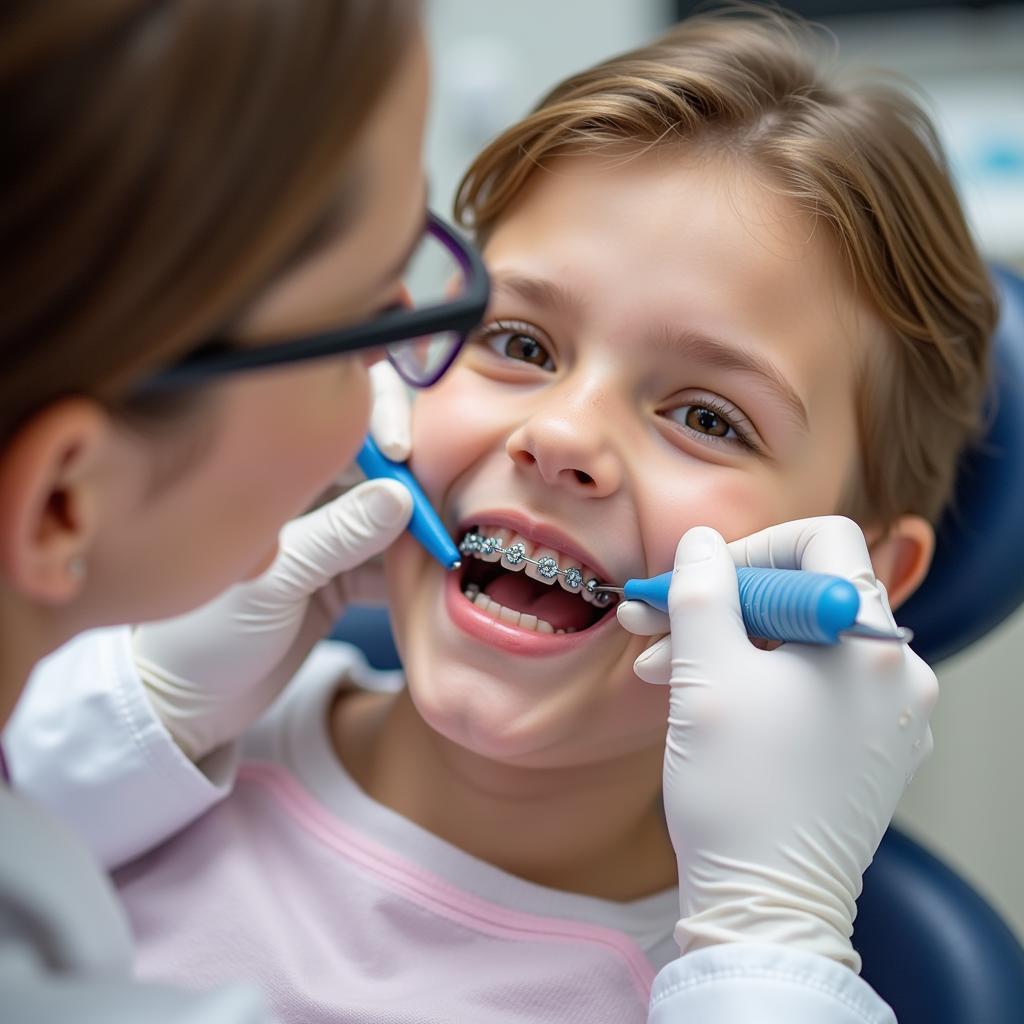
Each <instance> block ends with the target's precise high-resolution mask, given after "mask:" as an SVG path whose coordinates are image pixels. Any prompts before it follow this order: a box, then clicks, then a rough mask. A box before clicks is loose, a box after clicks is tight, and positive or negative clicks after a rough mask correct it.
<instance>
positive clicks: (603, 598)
mask: <svg viewBox="0 0 1024 1024" xmlns="http://www.w3.org/2000/svg"><path fill="white" fill-rule="evenodd" d="M459 551H461V552H462V554H464V555H501V556H502V557H503V558H504V559H505V560H506V561H507V562H508V563H509V565H519V563H520V562H527V563H528V564H529V565H535V566H536V567H537V572H539V573H540V575H541V576H543V577H544V579H546V580H553V579H554V578H555V577H556V576H564V577H565V582H566V587H567V589H568V590H572V591H579V590H586V592H587V593H588V594H589V595H590V596H591V597H592V598H593V599H594V604H596V605H598V606H599V607H602V608H604V607H607V605H609V604H610V603H611V601H612V595H611V594H609V593H608V592H607V591H604V590H602V589H601V583H600V582H599V581H598V580H596V579H589V580H587V581H586V582H584V580H583V573H581V572H580V571H579V569H577V568H576V567H575V566H571V567H570V568H568V569H559V568H558V563H557V562H556V561H555V560H554V559H553V558H551V557H550V556H549V555H545V557H544V558H527V557H526V548H525V547H523V545H522V544H520V543H519V542H518V541H517V542H516V543H515V544H509V546H508V547H507V548H503V547H502V546H501V540H500V538H498V537H485V536H483V534H480V533H467V534H466V536H465V537H463V538H462V541H461V543H460V544H459Z"/></svg>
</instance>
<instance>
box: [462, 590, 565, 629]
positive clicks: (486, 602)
mask: <svg viewBox="0 0 1024 1024" xmlns="http://www.w3.org/2000/svg"><path fill="white" fill-rule="evenodd" d="M462 596H463V597H465V598H466V600H467V601H470V602H472V603H473V604H475V605H476V606H477V608H479V609H480V610H481V611H482V612H486V613H487V614H488V615H490V616H491V618H492V619H498V620H499V621H502V622H509V623H511V624H513V625H516V626H520V627H521V628H522V629H529V630H532V631H533V632H534V633H556V634H557V633H575V632H576V628H575V627H574V626H570V627H569V628H568V629H555V628H554V626H552V625H551V623H550V622H548V621H547V620H545V619H538V618H537V617H536V616H535V615H528V614H526V613H525V612H517V611H515V610H514V609H512V608H506V607H505V606H504V605H501V604H498V602H497V601H492V600H491V599H490V598H489V597H488V596H487V595H486V594H482V593H481V592H480V588H479V587H478V586H477V585H476V584H475V583H470V584H469V585H468V586H467V587H466V589H465V590H464V591H463V592H462ZM481 598H483V600H482V601H481V600H480V599H481ZM503 611H504V612H511V613H512V617H506V616H505V615H502V612H503ZM513 617H514V618H513ZM524 619H527V620H529V621H527V622H524V621H523V620H524Z"/></svg>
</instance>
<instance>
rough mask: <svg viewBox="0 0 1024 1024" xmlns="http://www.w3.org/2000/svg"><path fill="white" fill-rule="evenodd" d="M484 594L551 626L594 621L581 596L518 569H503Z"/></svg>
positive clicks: (579, 626) (583, 625)
mask: <svg viewBox="0 0 1024 1024" xmlns="http://www.w3.org/2000/svg"><path fill="white" fill-rule="evenodd" d="M484 593H485V594H486V595H487V596H488V597H489V598H490V599H491V600H492V601H497V602H498V604H501V605H504V606H505V607H506V608H512V609H514V610H515V611H517V612H525V613H526V614H528V615H536V616H537V618H538V619H546V620H547V621H548V622H550V623H551V625H552V627H553V628H554V629H586V628H587V626H589V625H590V624H591V623H592V622H593V621H594V613H593V611H591V609H590V608H589V607H588V606H587V604H586V603H585V602H584V601H583V599H582V598H579V597H577V596H576V595H575V594H570V593H569V592H568V591H565V590H563V589H562V588H561V587H560V586H559V585H558V584H557V583H552V584H550V585H548V584H547V583H538V582H537V580H532V579H530V577H529V576H527V575H526V574H525V573H522V572H503V573H502V574H501V575H500V576H498V577H497V579H495V580H493V581H492V582H491V583H490V584H489V585H488V586H487V587H486V588H485V590H484Z"/></svg>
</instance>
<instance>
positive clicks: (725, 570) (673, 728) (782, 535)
mask: <svg viewBox="0 0 1024 1024" xmlns="http://www.w3.org/2000/svg"><path fill="white" fill-rule="evenodd" d="M737 565H752V566H763V567H776V568H786V569H791V568H799V569H807V570H811V571H814V572H826V573H832V574H834V575H838V576H845V577H846V578H847V579H849V580H851V581H852V582H853V583H854V584H855V586H856V587H857V589H858V591H859V592H860V597H861V610H860V615H859V616H858V618H859V619H860V621H862V622H865V623H868V624H870V625H873V626H877V627H879V628H891V627H892V625H893V618H892V613H891V612H890V610H889V604H888V600H887V597H886V594H885V590H884V588H883V587H882V585H881V584H880V583H878V582H877V581H876V580H875V577H874V574H873V572H872V569H871V561H870V558H869V556H868V551H867V547H866V544H865V541H864V536H863V534H862V533H861V531H860V529H859V527H857V525H856V524H855V523H853V522H851V521H850V520H848V519H843V518H841V517H838V516H829V517H824V518H818V519H805V520H801V521H799V522H793V523H786V524H783V525H781V526H777V527H772V528H770V529H768V530H764V531H762V532H760V533H757V534H754V535H752V536H750V537H747V538H745V539H744V540H741V541H736V542H733V543H732V544H731V545H728V547H727V546H726V544H725V542H724V541H723V540H722V538H721V536H720V535H719V534H718V533H716V532H715V531H714V530H712V529H710V528H708V527H696V528H694V529H692V530H690V531H689V532H688V533H687V534H686V535H685V536H684V537H683V539H682V541H681V542H680V544H679V547H678V550H677V553H676V566H675V572H676V576H675V578H674V579H673V582H672V588H671V590H670V592H669V609H670V611H669V615H668V616H664V615H661V614H660V613H657V612H654V611H653V610H652V609H650V608H648V607H646V606H643V605H639V604H638V603H637V602H625V603H623V604H621V605H620V606H619V609H618V616H619V620H620V622H622V624H623V625H624V626H625V627H626V628H627V629H629V630H630V631H631V632H635V633H640V634H644V635H650V634H652V633H656V632H664V630H665V628H666V627H667V626H669V625H670V626H671V633H670V635H669V636H666V637H664V638H663V639H662V640H660V641H658V643H656V644H655V645H654V646H653V647H651V648H648V650H647V651H645V652H644V654H643V655H641V656H640V657H639V658H638V659H637V661H636V664H635V670H636V672H637V674H638V675H639V676H640V677H641V678H642V679H644V680H645V681H647V682H652V683H669V684H671V687H672V691H671V696H670V711H669V729H668V739H667V744H666V751H665V763H664V801H665V813H666V817H667V820H668V826H669V833H670V835H671V837H672V844H673V846H674V847H675V851H676V858H677V861H678V865H679V890H680V892H679V901H680V913H681V917H680V920H679V923H678V924H677V926H676V941H677V943H678V944H679V948H680V950H681V951H682V952H683V953H684V954H685V953H687V952H690V951H691V950H695V949H699V948H701V947H705V946H710V945H714V944H717V943H724V942H755V943H765V942H767V943H774V944H780V945H785V946H790V947H795V948H801V949H805V950H808V951H810V952H813V953H818V954H823V955H825V956H829V957H832V958H833V959H835V960H837V961H839V962H840V963H844V964H846V965H848V966H850V967H852V968H853V969H854V970H859V969H860V958H859V956H858V955H857V954H856V952H855V951H854V950H853V947H852V945H851V944H850V936H851V933H852V930H853V917H854V914H855V911H856V908H855V905H854V901H855V899H856V898H857V896H858V895H859V894H860V890H861V876H862V875H863V873H864V871H865V869H866V868H867V867H868V865H869V864H870V863H871V859H872V857H873V855H874V852H875V849H876V848H877V846H878V843H879V842H880V840H881V838H882V834H883V833H884V831H885V829H886V827H887V826H888V824H889V821H890V819H891V818H892V815H893V812H894V811H895V809H896V804H897V802H898V801H899V799H900V796H901V795H902V793H903V791H904V789H905V788H906V785H907V783H908V782H909V781H910V779H911V777H912V776H913V773H914V771H915V770H916V769H917V767H918V765H919V764H920V763H921V761H922V760H923V759H924V758H925V757H926V756H927V755H928V754H929V752H930V751H931V748H932V735H931V729H930V727H929V725H928V718H929V715H930V714H931V711H932V708H933V706H934V704H935V700H936V698H937V696H938V685H937V682H936V679H935V675H934V673H933V672H932V671H931V669H930V668H929V667H928V666H927V665H926V664H925V663H924V662H923V661H922V660H921V659H920V658H919V657H917V655H915V654H914V653H913V652H912V651H911V650H910V649H909V648H908V647H906V646H905V645H902V644H894V643H888V642H880V641H872V640H862V639H844V640H843V641H842V642H841V643H839V644H837V645H836V646H834V647H811V646H806V645H798V644H784V645H782V646H781V647H779V648H778V649H776V650H773V651H766V650H760V649H758V648H756V647H754V646H753V645H752V644H751V643H750V642H749V640H748V639H747V636H746V633H745V631H744V629H743V621H742V617H741V615H740V608H739V597H738V593H737V584H736V566H737Z"/></svg>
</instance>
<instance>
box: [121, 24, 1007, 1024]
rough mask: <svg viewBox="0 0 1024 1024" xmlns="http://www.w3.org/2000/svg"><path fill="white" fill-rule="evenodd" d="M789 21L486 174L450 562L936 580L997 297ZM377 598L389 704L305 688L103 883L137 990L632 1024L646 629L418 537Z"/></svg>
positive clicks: (640, 73) (690, 52)
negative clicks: (852, 564) (701, 558)
mask: <svg viewBox="0 0 1024 1024" xmlns="http://www.w3.org/2000/svg"><path fill="white" fill-rule="evenodd" d="M795 34H796V30H795V29H793V28H792V27H791V26H789V25H787V23H784V22H782V21H781V20H779V19H777V18H763V17H762V18H748V19H722V18H717V17H714V16H705V17H701V18H696V19H691V20H690V21H687V22H685V23H683V24H682V25H681V26H679V27H677V28H676V29H674V30H673V31H671V32H669V33H668V34H666V35H665V36H663V37H662V38H661V39H659V40H658V41H657V42H655V43H654V44H652V45H651V46H648V47H645V48H643V49H641V50H638V51H635V52H633V53H630V54H626V55H624V56H621V57H617V58H614V59H612V60H610V61H608V62H606V63H604V64H602V65H599V66H598V67H595V68H592V69H590V70H587V71H584V72H581V73H580V74H578V75H575V76H573V77H571V78H570V79H568V80H567V81H566V82H564V83H563V84H561V85H559V86H558V87H556V88H555V90H554V91H553V92H552V93H551V94H550V95H549V96H548V97H547V98H546V99H545V100H544V101H543V102H542V103H541V104H540V106H539V107H538V109H537V110H536V111H535V112H534V113H533V114H531V115H530V116H529V117H527V118H526V119H525V120H523V121H522V122H520V123H519V124H517V125H515V126H513V127H512V128H510V129H509V130H508V131H507V132H505V133H504V134H503V135H502V136H500V137H499V138H498V139H497V140H495V141H494V142H493V143H492V144H491V145H490V146H488V147H487V149H486V150H485V151H484V152H483V153H482V154H481V155H480V156H479V157H478V159H477V160H476V162H475V163H474V164H473V166H472V167H471V168H470V170H469V173H468V175H467V177H466V179H465V181H464V182H463V185H462V188H461V191H460V195H459V200H458V212H459V213H460V215H461V216H462V218H463V220H464V221H465V222H466V223H468V224H470V225H471V226H472V228H473V230H474V231H475V232H476V234H477V236H478V238H479V240H480V241H481V243H482V245H483V246H484V252H485V257H486V260H487V262H488V265H489V268H490V270H491V272H492V275H493V280H494V294H493V301H492V305H491V308H490V310H489V312H488V315H487V319H486V322H485V323H484V325H483V326H482V328H481V329H480V330H479V332H478V334H477V335H476V337H475V339H474V340H473V341H472V343H471V344H470V345H469V346H468V351H466V352H465V354H464V355H463V356H462V358H461V360H460V362H459V363H458V364H457V365H456V367H455V368H454V369H453V370H452V371H451V372H450V373H449V374H448V375H447V376H446V377H445V378H444V380H443V381H442V382H441V383H440V384H439V385H438V386H437V387H436V388H434V389H432V390H430V391H428V392H425V393H424V394H423V395H422V396H421V397H420V398H419V399H418V400H417V405H416V408H415V425H414V427H415V436H414V445H413V451H414V455H413V460H412V466H413V468H414V470H415V472H416V474H417V475H418V477H419V479H420V481H421V482H422V484H423V485H424V488H425V489H426V491H427V493H428V495H429V496H430V498H431V499H432V501H433V502H434V504H435V505H436V507H437V508H438V509H439V511H440V513H441V516H442V518H443V519H444V521H445V523H446V525H447V527H448V529H449V530H450V532H451V534H452V536H453V537H455V538H456V541H459V540H461V539H462V538H463V537H464V536H465V535H466V534H467V533H476V534H480V535H483V536H486V537H495V538H498V540H499V541H500V544H501V546H502V547H503V548H508V547H510V546H512V545H514V544H517V543H518V544H522V546H523V550H524V552H525V554H526V555H527V556H528V557H529V558H531V559H540V558H542V557H545V556H549V557H552V558H554V559H555V561H556V562H557V563H558V565H559V567H560V568H562V569H568V568H570V567H578V568H579V569H580V571H581V573H582V575H583V577H584V578H590V577H597V578H598V579H599V580H602V581H606V582H612V583H621V582H622V581H623V580H626V579H629V578H632V577H642V576H651V575H654V574H657V573H660V572H663V571H665V570H666V569H668V568H670V567H671V566H672V563H673V554H674V551H675V547H676V544H677V542H678V540H679V538H680V536H681V535H682V534H683V533H685V531H686V530H687V529H689V528H690V527H691V526H694V525H698V524H703V525H710V526H713V527H714V528H715V529H717V530H718V531H719V532H721V533H722V534H723V535H724V536H725V538H726V539H727V540H733V539H736V538H740V537H744V536H746V535H749V534H751V533H753V532H755V531H757V530H760V529H762V528H764V527H766V526H769V525H771V524H775V523H780V522H785V521H788V520H794V519H801V518H805V517H809V516H816V515H826V514H832V513H840V514H844V515H847V516H850V517H851V518H853V519H855V520H856V521H857V523H858V524H859V525H860V526H861V527H862V529H863V530H864V531H865V534H866V536H867V537H868V540H869V542H870V544H871V551H872V556H873V561H874V566H875V570H876V573H877V575H878V577H879V578H880V579H881V580H882V581H884V582H885V584H886V586H887V587H888V588H889V594H890V598H891V601H892V604H893V605H894V606H895V605H897V604H898V603H899V602H900V601H902V600H903V599H904V598H905V597H906V596H907V595H908V594H909V593H910V592H911V591H912V590H913V589H914V587H915V586H916V585H917V584H918V583H919V582H920V580H921V579H922V577H923V575H924V573H925V572H926V570H927V567H928V563H929V559H930V556H931V549H932V525H931V524H932V523H933V522H934V521H935V519H936V517H937V516H938V515H939V513H940V512H941V510H942V508H943V506H944V504H945V502H946V500H947V497H948V494H949V490H950V484H951V480H952V477H953V472H954V467H955V463H956V459H957V456H958V454H959V452H960V451H961V449H962V448H963V446H964V444H965V443H966V442H967V441H968V440H969V439H970V438H971V436H972V433H973V431H974V430H975V428H976V416H977V410H978V408H979V405H980V401H981V396H982V390H983V386H984V383H985V375H986V358H987V339H988V336H989V334H990V332H991V329H992V326H993V322H994V304H993V299H992V295H991V292H990V286H989V284H988V280H987V277H986V273H985V269H984V266H983V264H982V262H981V261H980V259H979V256H978V254H977V252H976V250H975V248H974V246H973V243H972V241H971V239H970V236H969V233H968V231H967V229H966V227H965V224H964V219H963V216H962V214H961V211H960V209H959V206H958V204H957V201H956V198H955V195H954V193H953V190H952V188H951V186H950V183H949V180H948V177H947V173H946V170H945V166H944V164H943V162H942V158H941V155H940V153H939V149H938V145H937V143H936V141H935V138H934V135H933V133H932V129H931V127H930V125H929V123H928V121H927V119H926V117H925V116H924V115H923V114H922V112H921V111H920V109H919V108H918V107H917V106H916V105H915V104H914V103H912V102H911V101H910V100H908V99H906V98H905V97H903V96H901V95H900V94H898V93H897V92H894V91H892V90H890V89H889V88H888V87H886V86H880V85H874V84H872V85H863V84H862V85H846V86H838V85H832V84H830V83H829V81H828V80H827V78H826V77H825V75H824V73H823V72H821V71H820V70H817V69H816V67H815V64H814V61H813V60H812V59H811V58H810V57H809V56H807V54H806V51H805V48H804V46H803V44H802V42H801V41H800V40H798V39H796V38H795ZM387 573H388V584H389V606H390V609H391V613H392V621H393V625H394V631H395V636H396V641H397V643H398V646H399V649H400V652H401V655H402V662H403V665H404V683H405V685H404V687H403V688H401V689H397V690H395V689H394V688H393V687H392V688H391V690H390V691H388V690H386V689H382V683H381V680H380V679H378V678H375V677H374V674H373V673H372V672H370V671H369V670H367V669H366V668H365V666H363V665H362V664H361V663H359V661H358V659H357V658H356V657H355V656H354V655H352V654H346V655H345V658H346V659H347V662H346V664H347V666H348V667H347V670H346V672H345V676H344V679H343V681H342V682H341V683H340V684H339V683H338V681H337V673H336V672H332V673H330V674H327V673H319V674H318V673H316V672H314V671H312V669H311V670H310V671H309V672H308V673H307V675H306V677H305V679H304V680H303V681H300V682H299V683H297V684H296V685H295V686H293V687H292V689H291V690H290V691H289V693H288V694H287V695H286V697H285V698H284V699H283V700H282V701H281V702H280V703H279V704H278V705H277V706H276V707H275V708H274V709H273V711H272V712H271V713H270V715H269V716H268V717H267V718H266V719H264V721H263V722H262V723H261V724H260V725H259V726H258V727H257V728H256V729H255V730H254V731H253V733H251V734H250V735H249V736H248V737H247V738H246V740H245V742H244V746H243V758H244V761H243V765H242V768H241V770H240V775H239V783H238V786H237V788H236V790H235V792H234V793H233V795H232V796H231V797H230V798H228V799H227V800H226V801H224V803H223V804H221V805H220V806H218V807H217V808H215V809H214V810H212V811H211V812H210V813H208V814H207V815H206V816H205V817H204V818H202V819H201V820H200V821H199V822H198V823H196V824H195V825H193V826H192V827H191V828H190V829H188V830H187V831H186V832H184V833H183V834H181V835H180V836H178V837H177V838H176V839H174V840H172V841H171V842H169V843H167V844H165V845H164V846H162V847H161V848H159V849H157V850H156V851H154V852H153V853H151V854H149V855H147V856H145V857H143V858H142V859H140V860H139V861H136V862H135V863H134V864H132V865H130V866H128V867H127V868H125V869H122V871H121V872H120V873H119V877H118V882H119V885H120V889H121V895H122V896H123V898H124V900H125V902H126V904H127V906H128V909H129V912H130V914H131V917H132V920H133V924H134V927H135V931H136V934H137V937H138V940H139V944H140V948H141V962H140V971H141V973H142V974H144V975H146V976H149V977H159V978H173V979H174V980H177V981H179V982H186V983H194V984H196V985H197V986H200V985H206V984H209V983H211V982H214V981H218V982H219V981H225V980H233V979H253V978H257V979H260V980H261V981H262V982H263V983H264V984H265V988H266V990H267V993H268V995H269V997H270V998H271V999H272V1000H273V1002H274V1004H275V1009H276V1012H277V1014H278V1015H279V1016H280V1017H281V1019H283V1020H302V1021H311V1020H312V1021H319V1020H325V1021H326V1020H353V1021H354V1020H366V1019H369V1018H370V1015H373V1019H388V1020H396V1021H399V1020H410V1021H411V1020H426V1019H437V1020H452V1019H458V1020H479V1021H483V1020H503V1021H505V1020H524V1021H525V1020H529V1021H541V1020H552V1021H554V1020H566V1019H569V1018H568V1017H567V1016H566V1014H567V1013H568V1012H569V1009H570V1007H571V1008H572V1009H573V1011H574V1013H576V1014H579V1013H582V1014H583V1016H580V1017H576V1016H573V1017H572V1019H581V1020H582V1019H586V1020H588V1021H616V1022H621V1021H643V1020H645V1019H646V1016H647V998H648V990H649V987H650V983H651V980H652V979H653V976H654V973H655V972H656V970H657V969H658V968H659V967H661V966H662V965H663V964H664V963H666V962H667V961H668V960H670V959H672V958H674V957H675V956H677V955H678V950H677V949H676V947H675V944H674V942H673V939H672V931H673V927H674V925H675V922H676V918H677V915H678V902H677V893H676V861H675V855H674V853H673V849H672V846H671V843H670V841H669V837H668V832H667V829H666V826H665V821H664V816H663V813H662V808H661V801H660V785H661V769H662V757H663V752H664V742H665V723H666V714H667V702H668V694H667V692H666V688H663V687H656V686H647V685H645V684H643V683H641V682H639V681H638V680H637V678H636V676H635V675H634V672H633V662H634V660H635V659H636V658H637V657H638V656H639V655H640V654H641V653H642V651H643V650H644V648H645V646H646V645H647V644H648V643H649V641H648V640H647V639H646V638H642V637H636V636H634V635H632V634H630V633H628V632H626V631H625V630H623V629H622V628H621V627H620V625H619V623H618V622H617V620H616V616H615V613H614V609H613V608H611V607H606V606H602V605H599V604H596V603H594V602H593V601H591V600H588V599H587V598H586V596H585V595H584V596H581V595H580V593H579V592H576V591H574V590H570V589H568V588H567V587H566V585H565V577H564V576H559V577H558V579H557V580H556V581H551V580H546V579H544V578H543V577H542V576H541V575H540V574H539V573H538V572H537V569H536V567H534V566H532V565H527V566H526V567H525V568H524V567H523V563H522V562H519V563H518V564H516V563H515V560H514V558H513V559H509V557H508V556H507V555H505V556H499V555H498V554H492V555H482V554H479V553H478V554H477V555H474V556H472V557H467V558H466V559H465V562H464V566H463V569H462V571H461V572H459V573H450V574H446V573H444V572H443V571H442V570H441V569H440V568H439V567H438V566H437V565H436V564H435V563H434V562H432V561H431V560H430V559H429V557H427V556H426V555H425V554H424V552H423V551H422V550H421V549H420V548H419V547H418V545H417V544H416V543H415V542H414V541H412V540H411V539H409V538H408V537H405V538H403V539H402V540H401V541H400V542H399V543H398V544H396V545H395V546H394V547H393V548H392V549H391V550H390V551H389V553H388V555H387ZM851 963H853V961H852V960H851ZM853 965H854V966H855V963H853ZM581 993H582V996H581ZM581 1000H582V1001H581Z"/></svg>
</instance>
